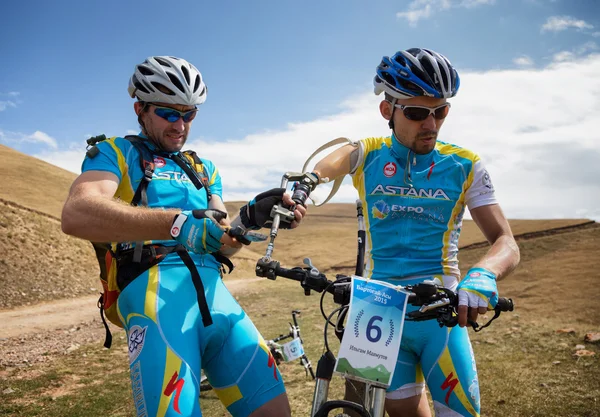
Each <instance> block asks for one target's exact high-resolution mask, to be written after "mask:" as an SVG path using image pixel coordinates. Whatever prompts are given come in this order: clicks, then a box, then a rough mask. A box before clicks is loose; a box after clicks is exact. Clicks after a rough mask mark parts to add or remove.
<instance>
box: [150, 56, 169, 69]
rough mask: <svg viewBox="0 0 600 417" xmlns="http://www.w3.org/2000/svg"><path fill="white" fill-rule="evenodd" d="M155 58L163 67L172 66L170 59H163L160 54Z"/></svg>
mask: <svg viewBox="0 0 600 417" xmlns="http://www.w3.org/2000/svg"><path fill="white" fill-rule="evenodd" d="M154 59H155V60H156V62H158V63H159V64H160V65H162V66H163V67H167V68H171V64H169V61H165V60H164V59H161V58H160V57H158V56H155V57H154Z"/></svg>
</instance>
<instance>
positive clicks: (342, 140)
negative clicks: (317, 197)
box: [301, 137, 356, 207]
mask: <svg viewBox="0 0 600 417" xmlns="http://www.w3.org/2000/svg"><path fill="white" fill-rule="evenodd" d="M340 143H345V144H350V145H353V146H356V143H355V142H353V141H351V140H350V139H348V138H342V137H340V138H337V139H333V140H331V141H329V142H327V143H326V144H324V145H322V146H321V147H319V149H317V150H316V151H314V152H313V153H312V155H311V156H309V157H308V159H307V160H306V162H305V163H304V165H303V166H302V171H301V172H306V168H307V167H308V164H309V162H310V161H311V159H313V158H314V157H315V155H317V154H318V153H319V152H322V151H324V150H325V149H327V148H331V147H332V146H335V145H339V144H340ZM344 177H345V176H343V177H337V178H335V179H334V181H333V187H331V191H330V192H329V195H328V196H327V198H326V199H325V201H323V202H322V203H321V204H315V206H317V207H319V206H322V205H323V204H325V203H327V202H328V201H329V200H331V198H332V197H333V196H334V195H335V193H337V191H338V189H339V188H340V185H342V181H344ZM321 182H323V183H327V182H329V178H323V179H322V180H321Z"/></svg>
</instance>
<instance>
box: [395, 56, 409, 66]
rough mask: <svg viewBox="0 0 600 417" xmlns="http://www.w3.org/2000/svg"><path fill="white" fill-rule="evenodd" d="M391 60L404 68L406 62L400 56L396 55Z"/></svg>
mask: <svg viewBox="0 0 600 417" xmlns="http://www.w3.org/2000/svg"><path fill="white" fill-rule="evenodd" d="M393 58H394V61H396V62H397V63H398V64H400V65H402V66H403V67H405V66H406V60H405V59H404V57H403V56H402V54H396V55H394V57H393Z"/></svg>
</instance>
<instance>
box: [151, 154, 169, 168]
mask: <svg viewBox="0 0 600 417" xmlns="http://www.w3.org/2000/svg"><path fill="white" fill-rule="evenodd" d="M154 165H155V166H156V168H162V167H164V166H165V165H167V162H166V161H165V159H164V158H161V157H160V156H155V157H154Z"/></svg>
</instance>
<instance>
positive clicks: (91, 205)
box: [61, 171, 235, 253]
mask: <svg viewBox="0 0 600 417" xmlns="http://www.w3.org/2000/svg"><path fill="white" fill-rule="evenodd" d="M118 186H119V180H118V178H117V176H116V175H114V174H112V173H110V172H105V171H86V172H84V173H83V174H81V175H80V176H79V177H78V178H77V179H76V180H75V182H74V183H73V185H72V186H71V189H70V191H69V195H68V197H67V201H66V202H65V205H64V207H63V211H62V219H61V225H62V230H63V232H64V233H66V234H69V235H73V236H76V237H79V238H82V239H86V240H91V241H93V242H137V241H143V240H168V239H173V238H174V237H173V236H172V234H171V230H172V226H173V224H174V220H175V218H176V216H178V215H179V214H183V213H182V211H181V210H177V209H174V210H164V209H152V208H147V207H133V206H130V205H127V204H124V203H122V202H120V201H118V200H115V199H114V198H113V196H114V194H115V192H116V190H117V188H118ZM190 213H191V212H190ZM181 220H183V218H182V219H181ZM188 220H189V223H188V229H189V230H191V229H192V227H191V226H192V223H196V224H197V226H198V228H200V227H199V226H200V225H202V226H201V229H202V233H200V234H198V233H197V234H195V235H194V236H195V238H196V240H197V241H198V242H196V243H198V244H195V243H194V242H192V244H191V245H187V244H186V246H188V248H189V249H191V250H194V251H198V252H200V253H206V252H207V250H208V249H209V248H208V246H206V245H202V243H201V241H202V239H203V237H204V240H205V241H206V238H207V235H206V234H207V233H209V234H211V232H214V234H211V236H209V241H210V243H211V247H213V246H219V247H220V245H221V244H223V243H226V244H231V245H234V244H235V243H234V242H233V240H232V239H231V238H230V237H229V236H227V235H224V234H223V233H222V232H221V233H219V232H218V230H220V229H219V228H218V227H216V226H215V227H214V228H212V227H211V226H210V224H209V223H210V222H211V221H210V220H209V219H207V218H202V219H197V218H196V217H195V216H194V215H191V216H186V219H185V222H187V221H188ZM180 222H181V223H182V224H181V226H183V223H185V222H182V221H180ZM204 224H206V225H207V228H206V230H205V228H204ZM194 229H197V228H194ZM213 229H216V230H213ZM179 235H180V236H181V238H180V239H183V237H184V236H185V233H184V230H181V233H180V234H179ZM187 237H189V236H187ZM186 240H187V239H186ZM203 246H204V249H202V247H203Z"/></svg>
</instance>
